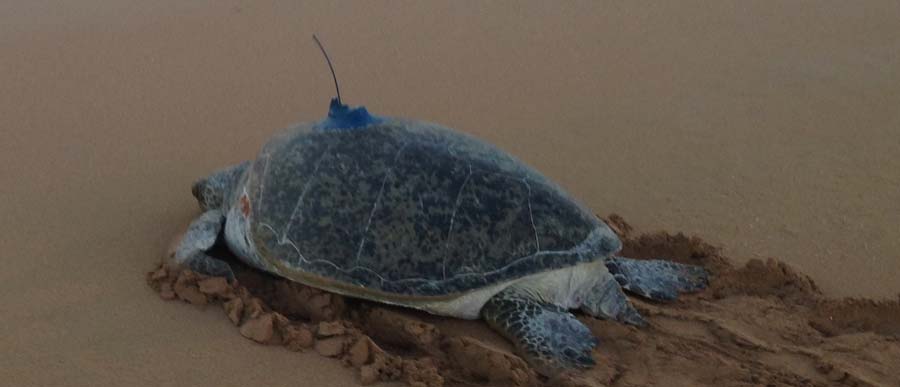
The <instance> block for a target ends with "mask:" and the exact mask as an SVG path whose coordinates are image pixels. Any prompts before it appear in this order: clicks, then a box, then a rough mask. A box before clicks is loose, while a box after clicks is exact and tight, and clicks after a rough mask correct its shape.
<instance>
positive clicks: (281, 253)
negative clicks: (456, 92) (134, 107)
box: [173, 41, 707, 375]
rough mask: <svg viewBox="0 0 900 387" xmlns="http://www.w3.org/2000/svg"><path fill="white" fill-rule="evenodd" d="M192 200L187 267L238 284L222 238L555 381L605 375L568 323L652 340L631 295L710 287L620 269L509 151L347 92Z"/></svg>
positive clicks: (273, 264) (580, 220) (676, 276)
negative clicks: (487, 336)
mask: <svg viewBox="0 0 900 387" xmlns="http://www.w3.org/2000/svg"><path fill="white" fill-rule="evenodd" d="M317 43H318V41H317ZM320 47H321V45H320ZM323 53H324V49H323ZM326 59H327V54H326ZM328 62H329V66H331V64H330V60H329V61H328ZM332 74H333V69H332ZM335 86H337V79H336V78H335ZM192 191H193V195H194V196H195V197H196V199H197V201H198V202H199V204H200V207H201V208H202V210H203V211H204V212H203V213H202V215H200V216H199V217H198V218H197V219H195V220H194V221H193V222H192V223H191V224H190V226H189V228H188V231H187V232H186V234H185V236H184V238H183V239H182V242H181V243H180V245H179V246H178V247H177V249H176V253H175V254H174V258H173V260H174V262H173V263H174V264H178V265H186V266H188V267H190V268H192V269H193V270H195V271H198V272H202V273H206V274H210V275H219V276H226V277H233V274H232V272H231V269H230V267H229V266H228V264H227V263H225V262H223V261H221V260H218V259H216V258H213V257H211V256H210V255H208V254H207V251H208V250H209V249H210V248H211V247H212V246H213V244H214V243H215V242H216V241H217V239H220V238H221V239H224V242H225V244H226V245H227V246H228V248H229V250H230V251H232V252H233V253H234V254H235V255H236V256H237V257H239V258H240V259H241V260H242V261H243V262H245V263H247V264H249V265H250V266H252V267H254V268H256V269H259V270H263V271H266V272H269V273H271V274H274V275H277V276H280V277H283V278H286V279H289V280H292V281H296V282H300V283H303V284H306V285H309V286H313V287H317V288H320V289H323V290H326V291H330V292H334V293H338V294H342V295H345V296H349V297H355V298H360V299H366V300H370V301H375V302H380V303H385V304H392V305H399V306H404V307H410V308H415V309H420V310H424V311H427V312H430V313H433V314H436V315H443V316H449V317H457V318H464V319H478V318H482V319H484V320H486V321H487V323H488V324H489V325H490V326H491V327H492V328H493V329H495V330H496V331H498V332H499V333H500V334H502V335H503V336H505V337H506V338H508V339H509V340H510V341H511V342H512V343H513V344H514V346H515V348H516V349H517V351H518V352H519V353H520V354H521V356H522V357H523V358H524V359H525V360H526V361H527V362H528V363H529V364H531V365H532V366H533V367H534V368H535V369H536V370H537V371H538V372H540V373H542V374H545V375H554V374H556V373H558V372H560V371H562V370H566V369H573V368H586V367H590V366H592V365H594V364H595V363H594V360H593V357H592V350H593V348H594V347H595V346H596V345H597V343H598V342H597V340H596V338H594V336H593V335H592V334H591V332H590V330H589V329H588V328H587V327H585V326H584V325H583V324H582V323H581V322H579V321H578V320H577V319H576V318H575V316H574V315H573V314H572V313H571V312H570V310H575V309H580V310H581V311H583V312H584V313H586V314H588V315H590V316H594V317H597V318H603V319H612V320H616V321H620V322H624V323H628V324H633V325H638V326H641V325H644V324H646V322H645V320H644V319H643V318H642V317H641V315H640V314H639V313H638V312H637V311H636V310H635V308H634V307H633V306H632V305H631V303H630V302H629V300H628V298H627V297H626V296H625V293H624V292H623V289H624V290H626V291H629V292H632V293H635V294H637V295H640V296H643V297H646V298H649V299H652V300H661V301H665V300H672V299H674V298H675V297H676V296H677V295H678V294H679V293H682V292H692V291H697V290H700V289H703V288H704V287H705V286H706V284H707V273H706V272H705V271H704V270H703V269H702V268H700V267H696V266H690V265H684V264H679V263H674V262H670V261H665V260H636V259H629V258H624V257H618V256H616V255H615V254H616V253H617V252H618V251H619V250H620V249H621V247H622V244H621V242H620V240H619V238H618V237H617V236H616V234H614V233H613V232H612V231H611V230H610V228H609V227H608V226H607V225H606V224H605V223H604V222H603V221H602V220H600V219H598V218H597V217H596V216H594V215H593V214H592V212H591V211H589V210H588V209H587V208H586V207H585V206H584V205H582V204H580V203H579V202H578V201H577V200H575V199H574V198H572V197H571V196H570V195H569V194H568V193H566V191H564V190H563V189H562V188H561V187H560V186H559V185H557V184H555V183H554V182H553V181H551V180H550V179H548V178H547V177H545V176H543V175H542V174H541V173H539V172H538V171H536V170H535V169H533V168H531V167H529V166H528V165H526V164H525V163H523V162H522V161H520V160H518V159H516V158H515V157H513V156H511V155H509V154H508V153H506V152H504V151H502V150H500V149H498V148H496V147H494V146H492V145H490V144H488V143H486V142H483V141H480V140H478V139H476V138H474V137H472V136H469V135H466V134H464V133H461V132H458V131H455V130H452V129H448V128H445V127H442V126H440V125H436V124H432V123H428V122H422V121H415V120H410V119H404V118H392V117H385V116H377V115H373V114H370V113H369V112H368V111H367V110H366V108H365V107H355V108H351V107H349V106H347V105H345V104H344V103H343V102H342V101H341V99H340V91H338V94H337V98H334V99H332V100H331V104H330V108H329V112H328V117H327V118H325V119H323V120H320V121H316V122H310V123H304V124H299V125H296V126H293V127H291V128H288V129H287V130H285V131H283V132H281V133H279V134H277V135H275V136H274V137H273V138H272V139H271V140H270V141H268V143H266V144H265V145H264V146H263V148H262V150H261V151H260V152H259V154H258V155H257V157H256V158H255V159H254V160H252V161H245V162H242V163H239V164H237V165H234V166H231V167H228V168H225V169H222V170H219V171H217V172H214V173H212V174H211V175H209V176H208V177H206V178H203V179H200V180H199V181H197V182H196V183H194V185H193V187H192Z"/></svg>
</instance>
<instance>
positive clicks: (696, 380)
mask: <svg viewBox="0 0 900 387" xmlns="http://www.w3.org/2000/svg"><path fill="white" fill-rule="evenodd" d="M608 223H610V224H611V225H612V226H613V228H614V229H615V230H616V232H617V233H619V235H620V236H622V239H623V241H624V249H623V253H622V254H623V255H626V256H632V257H636V258H662V257H665V258H669V259H672V260H675V261H679V262H685V263H692V264H697V265H703V266H704V267H706V268H707V269H709V270H710V272H711V273H712V274H713V276H712V283H711V284H710V288H709V289H708V290H707V291H705V292H703V293H700V294H696V295H686V296H682V297H681V299H679V300H678V301H676V302H674V303H670V304H659V303H652V302H647V301H644V300H640V299H633V301H634V303H635V306H636V307H637V308H638V309H639V310H640V311H641V313H643V314H644V316H645V317H647V318H648V320H649V322H650V326H649V327H647V328H641V329H638V328H635V327H630V326H625V325H621V324H618V323H613V322H609V321H603V320H597V319H593V318H590V317H587V316H579V319H580V320H581V321H582V322H584V323H585V324H586V325H587V326H588V327H590V328H591V330H592V331H593V332H594V334H595V335H596V336H597V337H598V338H599V339H600V340H601V345H600V346H598V348H597V349H596V350H595V352H594V357H595V359H596V360H597V362H598V366H597V367H595V368H593V369H591V370H588V371H586V372H582V373H572V374H566V375H563V376H560V377H558V378H556V379H554V380H547V379H546V378H543V377H541V376H538V375H537V374H535V373H534V372H533V371H532V370H531V369H529V368H528V366H527V364H526V363H525V362H524V361H523V360H522V359H521V358H519V357H518V356H516V355H515V354H513V353H511V352H510V346H509V345H508V343H506V342H505V341H503V340H502V339H500V338H499V336H497V335H495V334H493V333H492V332H491V331H490V330H489V329H488V328H487V327H486V326H485V325H484V324H481V323H480V322H477V321H460V320H454V319H445V318H439V317H435V316H431V315H427V314H424V313H419V312H415V311H410V310H405V309H401V308H389V307H385V306H381V305H377V304H373V303H369V302H364V301H359V300H353V299H344V298H343V297H340V296H337V295H333V294H329V293H326V292H323V291H320V290H318V289H313V288H309V287H306V286H303V285H300V284H296V283H291V282H289V281H286V280H283V279H279V278H275V277H272V276H269V275H266V274H262V273H258V272H256V271H253V270H249V269H247V268H246V267H243V266H241V265H240V264H238V263H235V264H233V266H234V267H235V268H236V269H237V270H236V273H237V281H235V282H234V283H228V282H226V281H225V280H224V279H222V278H208V277H205V276H203V275H198V274H196V273H192V272H190V271H175V270H169V269H168V268H166V267H160V268H158V269H157V270H155V271H153V272H150V273H148V276H147V280H148V283H149V284H150V286H151V287H153V288H154V289H156V290H157V291H158V292H159V294H160V296H161V297H162V298H164V299H169V300H174V299H180V300H183V301H185V302H189V303H191V304H195V305H208V304H221V306H222V308H223V310H224V312H225V314H226V315H227V317H228V318H229V319H230V320H231V321H232V322H233V323H234V324H235V326H237V327H238V331H239V332H240V334H241V335H243V336H244V337H247V338H248V339H251V340H253V341H256V342H258V343H261V344H271V345H277V344H281V345H284V346H285V347H286V348H288V349H289V350H292V351H303V350H313V351H316V352H317V353H319V354H321V355H322V356H327V357H332V358H335V359H338V360H339V361H341V362H343V363H344V364H346V365H347V366H348V367H353V368H354V369H356V370H357V372H358V375H359V380H360V382H361V383H362V384H371V383H375V382H378V381H403V382H405V383H407V384H409V385H411V386H444V385H460V386H462V385H490V386H506V385H515V386H549V385H561V386H696V385H715V386H757V385H771V386H780V385H797V386H898V385H900V372H897V371H896V369H895V367H896V366H895V365H896V364H900V300H898V301H880V302H875V301H871V300H858V299H848V300H833V299H826V298H823V297H822V295H821V293H820V291H819V290H818V288H817V287H816V285H815V283H814V282H813V281H812V280H811V279H810V278H808V277H807V276H805V275H803V274H801V273H799V272H797V271H796V270H794V269H792V268H791V267H790V266H788V265H786V264H784V263H782V262H780V261H778V260H776V259H768V260H765V261H762V260H751V261H750V262H748V263H747V264H746V265H744V266H741V267H734V266H733V265H732V263H731V262H730V261H729V260H728V259H727V258H725V257H723V256H721V254H720V252H719V250H718V249H717V248H715V247H713V246H710V245H709V244H707V243H705V242H704V241H703V240H701V239H700V238H697V237H688V236H685V235H682V234H675V235H672V234H668V233H662V232H660V233H652V234H641V235H634V231H633V229H632V227H631V226H629V225H628V224H627V223H626V222H625V221H624V220H622V218H621V217H618V216H616V215H611V216H610V217H609V218H608ZM217 253H219V254H225V253H224V252H217Z"/></svg>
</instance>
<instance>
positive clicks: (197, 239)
mask: <svg viewBox="0 0 900 387" xmlns="http://www.w3.org/2000/svg"><path fill="white" fill-rule="evenodd" d="M224 222H225V215H223V214H222V211H221V210H209V211H206V212H204V213H203V214H202V215H200V216H199V217H197V219H194V221H193V222H191V224H190V226H188V229H187V231H185V233H184V236H183V237H182V238H181V242H180V243H179V244H178V247H177V248H176V249H175V255H174V256H173V257H172V261H173V262H172V263H174V264H175V265H179V266H187V267H188V268H190V269H191V270H193V271H195V272H198V273H201V274H207V275H211V276H216V277H226V278H228V279H229V280H231V279H234V273H233V272H232V271H231V266H228V264H227V263H225V262H224V261H222V260H219V259H216V258H213V257H211V256H209V255H207V254H206V252H207V251H209V249H211V248H212V247H213V245H214V244H215V243H216V239H218V237H219V233H220V232H221V231H222V223H224Z"/></svg>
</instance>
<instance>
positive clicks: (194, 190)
mask: <svg viewBox="0 0 900 387" xmlns="http://www.w3.org/2000/svg"><path fill="white" fill-rule="evenodd" d="M201 192H203V180H198V181H196V182H194V184H192V185H191V194H192V195H194V197H195V198H197V200H198V201H199V200H200V193H201Z"/></svg>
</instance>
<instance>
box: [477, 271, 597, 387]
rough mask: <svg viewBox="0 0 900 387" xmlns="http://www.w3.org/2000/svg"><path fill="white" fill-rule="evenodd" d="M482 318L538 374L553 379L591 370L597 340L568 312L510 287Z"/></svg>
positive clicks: (490, 302)
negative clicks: (573, 370) (573, 371)
mask: <svg viewBox="0 0 900 387" xmlns="http://www.w3.org/2000/svg"><path fill="white" fill-rule="evenodd" d="M481 316H482V317H483V318H484V319H485V320H486V321H487V322H488V324H489V325H490V326H491V327H492V328H494V330H496V331H498V332H499V333H500V334H501V335H503V336H504V337H506V338H507V339H509V340H510V341H512V342H513V344H514V345H515V347H516V349H517V350H518V351H519V353H520V355H521V356H522V357H523V358H524V359H525V361H527V362H528V363H529V364H531V366H532V367H534V368H535V369H536V370H537V371H538V372H540V373H541V374H544V375H554V374H557V373H559V372H560V371H562V370H564V369H567V368H589V367H592V366H594V365H595V364H596V363H595V362H594V359H593V357H592V356H591V351H592V350H593V349H594V347H595V346H596V345H597V339H596V338H595V337H594V336H593V335H592V334H591V331H590V330H589V329H588V328H587V327H586V326H584V325H583V324H582V323H581V322H579V321H578V320H577V319H576V318H575V316H573V315H572V314H571V313H569V312H568V311H567V310H565V309H563V308H561V307H559V306H556V305H551V304H545V303H543V302H541V301H539V300H536V299H534V298H533V297H532V296H531V295H530V294H529V293H528V292H527V291H523V290H522V289H518V288H516V287H515V285H513V286H512V287H510V288H507V289H506V290H504V291H502V292H500V293H498V294H497V295H495V296H494V297H492V298H491V299H490V300H488V302H487V303H486V304H485V305H484V307H482V309H481Z"/></svg>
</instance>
